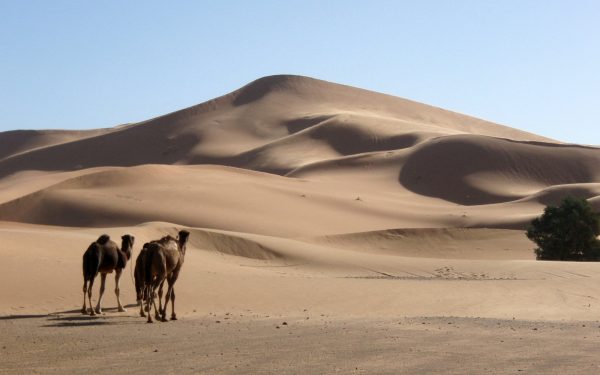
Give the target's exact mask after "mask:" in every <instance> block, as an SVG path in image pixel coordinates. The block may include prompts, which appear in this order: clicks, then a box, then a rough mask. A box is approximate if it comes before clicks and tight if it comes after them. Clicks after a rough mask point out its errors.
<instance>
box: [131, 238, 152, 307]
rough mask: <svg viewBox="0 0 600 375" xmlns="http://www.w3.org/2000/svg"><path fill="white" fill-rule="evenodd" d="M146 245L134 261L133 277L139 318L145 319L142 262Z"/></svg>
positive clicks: (144, 257)
mask: <svg viewBox="0 0 600 375" xmlns="http://www.w3.org/2000/svg"><path fill="white" fill-rule="evenodd" d="M148 245H149V244H148V243H145V244H144V246H143V247H142V250H140V253H139V254H138V257H137V258H136V260H135V271H134V272H133V277H134V280H135V295H136V300H137V303H138V305H139V306H140V316H143V317H145V316H146V314H144V308H143V306H144V302H145V301H146V295H145V288H144V286H145V284H144V261H145V259H146V252H147V251H148V250H147V248H148Z"/></svg>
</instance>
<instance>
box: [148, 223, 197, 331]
mask: <svg viewBox="0 0 600 375" xmlns="http://www.w3.org/2000/svg"><path fill="white" fill-rule="evenodd" d="M189 235H190V232H188V231H185V230H181V231H179V235H178V237H177V239H175V238H173V237H171V236H165V237H163V238H161V239H160V240H158V241H152V242H150V243H148V244H147V246H146V254H145V256H144V284H145V290H146V291H145V293H146V297H147V298H146V306H147V307H146V311H148V323H152V314H150V311H151V308H152V306H154V311H155V313H156V317H157V320H158V319H159V315H160V320H161V321H163V322H166V321H167V319H166V315H167V306H168V304H169V300H170V301H171V320H177V315H176V314H175V288H174V286H175V282H176V281H177V278H178V277H179V272H181V267H182V266H183V262H184V260H185V250H186V245H187V242H188V238H189ZM165 280H166V281H167V284H168V288H167V293H166V296H165V303H164V305H163V306H161V307H160V309H157V308H156V302H155V301H154V298H155V296H156V289H157V288H159V287H161V290H162V284H163V283H164V282H165ZM159 293H160V291H159ZM161 297H162V296H160V295H159V304H161V303H160V302H161V301H160V298H161Z"/></svg>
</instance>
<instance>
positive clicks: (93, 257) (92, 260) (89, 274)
mask: <svg viewBox="0 0 600 375" xmlns="http://www.w3.org/2000/svg"><path fill="white" fill-rule="evenodd" d="M100 257H101V254H100V246H99V245H98V244H97V243H96V242H94V243H92V244H91V245H90V247H88V249H87V250H86V252H85V253H84V254H83V279H84V280H92V279H94V278H95V277H96V275H97V274H98V270H99V269H100V262H101V258H100Z"/></svg>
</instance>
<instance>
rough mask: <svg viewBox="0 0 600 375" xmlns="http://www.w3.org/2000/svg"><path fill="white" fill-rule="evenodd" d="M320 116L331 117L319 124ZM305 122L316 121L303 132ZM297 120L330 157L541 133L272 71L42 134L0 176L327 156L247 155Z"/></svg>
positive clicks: (259, 164) (1, 138)
mask: <svg viewBox="0 0 600 375" xmlns="http://www.w3.org/2000/svg"><path fill="white" fill-rule="evenodd" d="M328 121H329V122H328ZM324 122H325V123H328V124H329V123H330V122H333V123H334V124H333V125H331V124H330V125H327V126H323V125H322V123H324ZM313 127H316V129H314V130H313V131H309V130H310V128H313ZM299 129H303V130H304V131H308V132H307V134H304V135H303V136H301V137H297V138H300V139H302V140H303V141H307V140H312V141H314V143H321V144H323V145H324V147H325V148H326V149H330V150H331V152H332V153H333V154H334V156H335V155H340V154H341V155H348V154H350V153H360V152H366V151H374V150H382V149H393V148H397V147H399V146H400V147H406V146H408V145H411V144H414V143H415V142H417V141H418V140H424V139H427V138H430V137H433V136H438V135H443V134H456V133H467V134H480V135H488V136H496V137H503V138H510V139H518V140H538V141H543V140H547V139H546V138H543V137H540V136H536V135H533V134H530V133H526V132H522V131H519V130H516V129H511V128H508V127H505V126H501V125H497V124H493V123H490V122H486V121H483V120H479V119H475V118H472V117H468V116H464V115H460V114H458V113H454V112H449V111H445V110H442V109H439V108H435V107H431V106H427V105H424V104H420V103H416V102H411V101H408V100H405V99H401V98H396V97H392V96H389V95H383V94H379V93H375V92H370V91H366V90H361V89H357V88H353V87H349V86H344V85H338V84H334V83H329V82H325V81H319V80H315V79H311V78H306V77H297V76H272V77H265V78H262V79H259V80H257V81H255V82H252V83H250V84H248V85H247V86H245V87H243V88H241V89H239V90H237V91H234V92H232V93H230V94H227V95H225V96H223V97H220V98H217V99H215V100H212V101H209V102H206V103H202V104H200V105H198V106H194V107H191V108H188V109H184V110H181V111H178V112H174V113H172V114H168V115H165V116H161V117H158V118H156V119H152V120H149V121H145V122H141V123H138V124H132V125H129V126H126V127H122V128H118V129H115V130H114V131H111V132H108V133H106V132H103V131H95V133H93V132H92V133H89V134H88V135H91V134H96V135H95V136H91V137H88V136H86V137H85V138H84V139H77V138H74V139H72V141H71V142H67V140H68V137H66V136H63V138H62V139H61V142H54V141H48V140H47V141H44V142H38V143H39V144H37V148H33V147H31V146H27V147H22V148H21V149H18V151H19V152H21V153H19V154H16V155H15V153H16V150H12V151H9V152H5V153H6V156H9V155H13V156H12V157H10V158H6V156H5V159H4V160H0V177H5V176H7V175H10V174H12V173H15V172H18V171H22V170H46V171H65V170H78V169H85V168H91V167H99V166H132V165H141V164H148V163H152V164H175V163H177V164H205V163H212V164H225V165H232V166H237V167H241V168H250V169H253V168H256V169H260V170H268V171H277V172H279V173H285V172H287V171H290V170H292V169H295V168H297V167H299V166H300V165H301V164H303V163H307V162H313V161H315V160H321V159H324V158H328V157H330V155H329V156H328V155H327V153H325V154H324V155H316V157H313V158H307V159H306V160H305V161H304V162H302V161H300V160H298V156H301V155H302V152H301V151H300V149H306V148H308V147H307V146H311V147H312V146H313V145H312V144H311V145H305V146H300V145H299V146H298V147H297V148H296V149H297V151H296V154H297V157H296V158H294V160H292V162H291V163H290V162H287V163H284V160H280V156H281V155H279V154H280V153H277V152H276V153H275V154H274V155H272V156H269V157H268V159H269V160H268V161H265V160H264V159H265V158H262V160H256V159H261V155H257V153H258V154H260V153H261V150H265V149H271V148H275V149H277V148H278V146H280V143H284V144H286V143H288V141H286V140H285V138H286V137H288V136H290V134H294V133H297V132H298V131H299ZM13 137H14V135H13V134H10V133H8V134H7V133H1V134H0V142H2V143H10V142H11V139H12V138H13ZM291 142H295V140H292V141H291ZM273 143H274V144H273ZM271 144H273V145H271ZM288 144H289V143H288ZM271 146H272V147H271ZM288 147H291V146H288ZM25 151H27V152H25ZM283 151H285V148H284V149H283ZM23 152H24V153H23ZM276 160H278V161H276ZM270 164H275V165H274V166H272V165H270ZM281 164H285V165H283V166H282V165H281Z"/></svg>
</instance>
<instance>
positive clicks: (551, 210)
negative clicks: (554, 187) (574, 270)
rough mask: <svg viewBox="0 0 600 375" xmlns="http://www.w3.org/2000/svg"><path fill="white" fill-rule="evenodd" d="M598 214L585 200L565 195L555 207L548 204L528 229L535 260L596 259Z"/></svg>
mask: <svg viewBox="0 0 600 375" xmlns="http://www.w3.org/2000/svg"><path fill="white" fill-rule="evenodd" d="M598 234H600V214H599V213H596V212H594V211H593V210H592V207H591V206H590V204H589V203H588V201H587V200H585V199H580V198H574V197H567V198H565V199H564V200H563V201H562V202H561V203H560V205H559V206H558V207H555V206H548V207H546V208H545V209H544V213H543V214H542V216H540V217H538V218H536V219H534V220H533V221H532V222H531V226H530V227H529V228H528V229H527V238H529V239H530V240H532V241H533V242H535V243H536V244H537V246H538V248H537V249H535V254H536V255H537V259H542V260H582V261H590V260H599V259H600V241H598V239H597V238H596V237H597V236H598Z"/></svg>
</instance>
